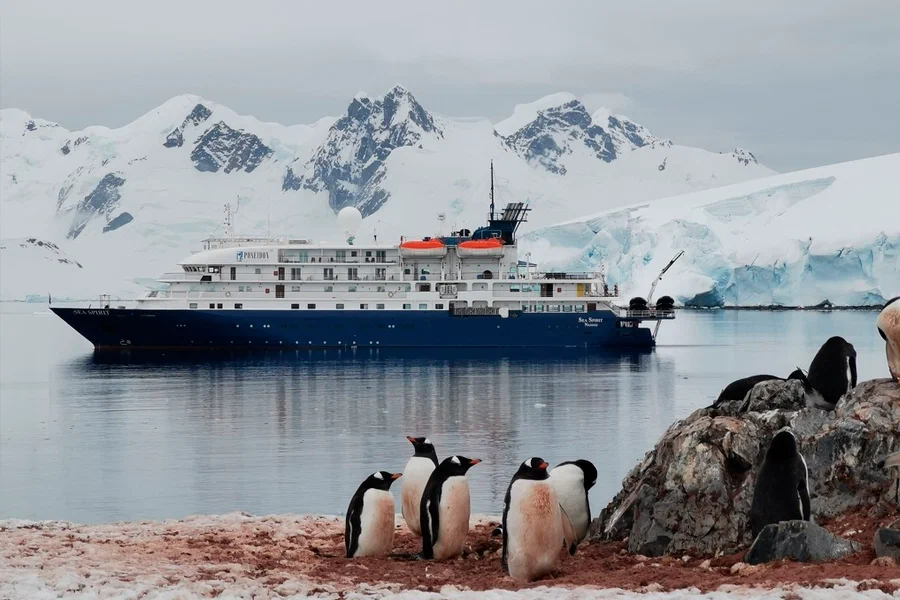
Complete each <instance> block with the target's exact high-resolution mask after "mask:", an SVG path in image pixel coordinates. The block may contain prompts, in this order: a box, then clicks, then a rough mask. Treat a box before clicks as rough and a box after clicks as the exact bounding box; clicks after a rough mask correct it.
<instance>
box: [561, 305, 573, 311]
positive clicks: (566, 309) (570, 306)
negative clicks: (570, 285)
mask: <svg viewBox="0 0 900 600" xmlns="http://www.w3.org/2000/svg"><path fill="white" fill-rule="evenodd" d="M563 312H572V305H571V304H563Z"/></svg>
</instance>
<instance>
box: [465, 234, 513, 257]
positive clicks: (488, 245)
mask: <svg viewBox="0 0 900 600" xmlns="http://www.w3.org/2000/svg"><path fill="white" fill-rule="evenodd" d="M456 253H457V254H458V255H459V256H462V257H466V256H503V240H498V239H497V238H490V239H486V240H468V241H465V242H460V244H459V246H457V248H456Z"/></svg>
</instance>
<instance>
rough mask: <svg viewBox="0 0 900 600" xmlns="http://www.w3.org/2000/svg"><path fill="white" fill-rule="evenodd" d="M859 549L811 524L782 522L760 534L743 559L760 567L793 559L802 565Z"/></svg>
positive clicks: (764, 529)
mask: <svg viewBox="0 0 900 600" xmlns="http://www.w3.org/2000/svg"><path fill="white" fill-rule="evenodd" d="M858 550H859V544H857V543H856V542H853V541H850V540H845V539H843V538H839V537H838V536H836V535H834V534H833V533H830V532H829V531H828V530H826V529H823V528H822V527H820V526H819V525H816V524H815V523H810V522H809V521H783V522H781V523H773V524H772V525H766V526H765V527H764V528H763V530H762V531H760V532H759V536H757V538H756V540H755V541H754V542H753V546H751V547H750V551H749V552H747V556H746V557H745V558H744V560H745V561H746V562H747V563H748V564H751V565H759V564H762V563H766V562H771V561H773V560H781V559H783V558H790V559H793V560H797V561H800V562H826V561H830V560H838V559H839V558H844V557H845V556H848V555H850V554H853V553H854V552H857V551H858Z"/></svg>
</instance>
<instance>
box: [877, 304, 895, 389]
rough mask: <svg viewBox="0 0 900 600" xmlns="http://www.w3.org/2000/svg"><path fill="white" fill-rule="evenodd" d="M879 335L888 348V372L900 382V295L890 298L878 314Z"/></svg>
mask: <svg viewBox="0 0 900 600" xmlns="http://www.w3.org/2000/svg"><path fill="white" fill-rule="evenodd" d="M878 335H880V336H881V339H883V340H884V345H885V349H886V350H887V362H888V372H890V374H891V378H892V379H894V380H895V381H896V382H897V383H900V296H897V297H896V298H891V299H890V300H888V302H887V304H885V305H884V308H883V309H881V314H880V315H878Z"/></svg>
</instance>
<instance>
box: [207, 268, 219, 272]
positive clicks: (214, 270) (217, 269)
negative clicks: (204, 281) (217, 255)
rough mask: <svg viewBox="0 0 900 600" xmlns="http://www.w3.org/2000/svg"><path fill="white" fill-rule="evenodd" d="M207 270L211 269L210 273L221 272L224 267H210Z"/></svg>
mask: <svg viewBox="0 0 900 600" xmlns="http://www.w3.org/2000/svg"><path fill="white" fill-rule="evenodd" d="M207 271H209V272H210V273H221V272H222V267H209V269H207Z"/></svg>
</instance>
